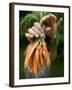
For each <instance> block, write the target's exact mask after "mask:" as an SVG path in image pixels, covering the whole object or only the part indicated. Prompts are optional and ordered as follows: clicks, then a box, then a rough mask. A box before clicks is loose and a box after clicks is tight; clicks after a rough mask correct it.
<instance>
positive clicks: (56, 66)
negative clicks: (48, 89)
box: [19, 11, 64, 79]
mask: <svg viewBox="0 0 72 90" xmlns="http://www.w3.org/2000/svg"><path fill="white" fill-rule="evenodd" d="M50 13H51V12H50ZM48 14H49V13H48V12H36V11H35V12H34V11H33V12H32V11H19V30H20V31H19V78H20V79H24V78H25V72H24V58H25V57H24V51H25V49H26V47H27V45H28V44H29V41H28V40H27V38H26V37H25V33H26V32H27V30H28V28H31V27H32V26H33V24H34V22H36V21H37V22H39V21H40V19H41V18H42V17H43V16H45V15H48ZM52 14H54V15H56V16H57V19H59V18H60V17H62V18H63V19H64V13H55V12H54V13H53V12H52ZM46 43H48V38H46ZM56 43H57V57H56V60H55V61H54V62H53V64H52V65H51V68H50V73H49V75H48V76H49V78H50V77H63V76H64V20H63V22H62V23H61V26H60V27H59V30H58V32H57V38H56Z"/></svg>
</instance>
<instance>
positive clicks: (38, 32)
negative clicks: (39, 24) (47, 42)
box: [32, 26, 41, 35]
mask: <svg viewBox="0 0 72 90" xmlns="http://www.w3.org/2000/svg"><path fill="white" fill-rule="evenodd" d="M32 30H33V31H34V32H36V33H37V34H38V35H40V34H41V32H40V30H38V29H37V28H36V27H35V26H33V27H32Z"/></svg>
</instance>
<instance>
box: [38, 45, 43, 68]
mask: <svg viewBox="0 0 72 90" xmlns="http://www.w3.org/2000/svg"><path fill="white" fill-rule="evenodd" d="M39 54H40V64H41V67H42V66H43V64H44V60H43V55H42V47H41V49H40V53H39Z"/></svg>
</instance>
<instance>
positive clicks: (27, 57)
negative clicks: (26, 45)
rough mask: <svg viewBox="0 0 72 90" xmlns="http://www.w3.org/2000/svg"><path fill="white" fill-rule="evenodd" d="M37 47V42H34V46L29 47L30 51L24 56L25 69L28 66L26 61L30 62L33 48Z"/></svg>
mask: <svg viewBox="0 0 72 90" xmlns="http://www.w3.org/2000/svg"><path fill="white" fill-rule="evenodd" d="M37 46H38V42H37V41H36V42H35V43H34V44H33V46H31V47H32V48H31V47H30V50H28V51H29V52H27V55H26V57H25V63H24V65H25V68H26V67H27V65H28V61H29V60H30V58H31V57H32V54H33V52H34V50H35V48H36V47H37Z"/></svg>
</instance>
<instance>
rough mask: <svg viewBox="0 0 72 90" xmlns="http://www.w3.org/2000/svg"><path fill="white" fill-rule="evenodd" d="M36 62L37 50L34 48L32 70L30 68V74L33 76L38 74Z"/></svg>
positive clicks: (37, 58)
mask: <svg viewBox="0 0 72 90" xmlns="http://www.w3.org/2000/svg"><path fill="white" fill-rule="evenodd" d="M38 61H39V49H38V47H37V48H36V51H35V54H34V58H33V68H32V73H33V74H34V75H36V74H37V72H38Z"/></svg>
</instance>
